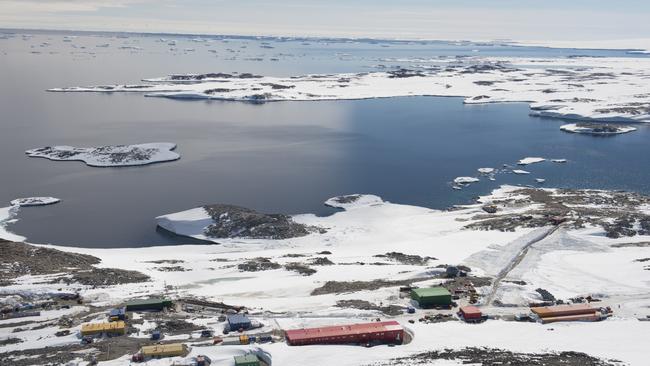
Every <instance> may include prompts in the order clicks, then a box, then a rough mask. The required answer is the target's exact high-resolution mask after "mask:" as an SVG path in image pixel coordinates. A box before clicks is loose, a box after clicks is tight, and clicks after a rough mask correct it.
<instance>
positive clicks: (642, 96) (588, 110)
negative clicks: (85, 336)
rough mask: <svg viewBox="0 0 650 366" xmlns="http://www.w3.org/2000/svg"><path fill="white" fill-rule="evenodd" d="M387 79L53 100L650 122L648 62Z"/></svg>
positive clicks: (238, 81) (444, 61) (420, 64)
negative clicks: (425, 104) (433, 103)
mask: <svg viewBox="0 0 650 366" xmlns="http://www.w3.org/2000/svg"><path fill="white" fill-rule="evenodd" d="M387 61H391V62H399V63H401V64H403V65H405V66H404V67H402V68H399V69H394V70H389V71H375V72H367V73H344V74H325V75H297V76H293V77H287V78H282V77H272V76H261V75H254V74H250V73H240V74H238V73H222V72H217V73H208V74H181V75H170V76H167V77H159V78H150V79H144V81H143V82H144V84H139V85H120V84H117V85H100V86H87V87H64V88H52V89H49V91H51V92H102V93H115V92H140V93H145V95H146V96H149V97H165V98H177V99H219V100H233V101H246V102H255V103H262V102H269V101H304V100H338V99H366V98H384V97H398V96H459V97H465V103H467V104H480V103H499V102H528V103H531V104H530V107H531V114H532V115H537V116H545V117H558V118H563V119H576V120H591V121H600V122H650V93H648V91H647V87H646V85H647V83H646V82H645V80H646V78H647V76H648V74H649V73H650V59H645V58H613V57H599V58H594V57H571V58H518V57H478V56H477V57H463V58H445V57H440V58H431V59H421V58H413V59H410V58H405V59H389V60H387Z"/></svg>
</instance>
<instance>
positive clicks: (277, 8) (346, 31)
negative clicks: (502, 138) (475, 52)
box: [0, 0, 650, 41]
mask: <svg viewBox="0 0 650 366" xmlns="http://www.w3.org/2000/svg"><path fill="white" fill-rule="evenodd" d="M648 19H650V1H648V0H616V1H612V0H608V1H601V0H401V1H397V0H392V1H390V0H328V1H312V0H0V28H28V29H65V30H89V31H133V32H153V33H190V34H231V35H235V34H236V35H273V36H326V37H370V38H390V39H392V38H400V39H440V40H458V39H466V40H493V39H513V40H560V41H581V40H615V39H643V38H645V39H648V38H650V21H648Z"/></svg>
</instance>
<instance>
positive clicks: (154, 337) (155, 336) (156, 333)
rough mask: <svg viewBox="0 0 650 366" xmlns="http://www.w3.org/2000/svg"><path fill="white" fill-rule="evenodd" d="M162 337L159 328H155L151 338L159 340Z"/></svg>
mask: <svg viewBox="0 0 650 366" xmlns="http://www.w3.org/2000/svg"><path fill="white" fill-rule="evenodd" d="M159 339H160V331H159V330H154V331H153V332H151V340H152V341H157V340H159Z"/></svg>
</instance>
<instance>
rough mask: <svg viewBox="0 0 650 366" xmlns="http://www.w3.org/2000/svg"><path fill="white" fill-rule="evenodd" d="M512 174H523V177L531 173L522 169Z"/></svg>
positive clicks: (515, 170)
mask: <svg viewBox="0 0 650 366" xmlns="http://www.w3.org/2000/svg"><path fill="white" fill-rule="evenodd" d="M512 172H513V173H515V174H522V175H525V174H530V172H529V171H526V170H521V169H514V170H513V171H512Z"/></svg>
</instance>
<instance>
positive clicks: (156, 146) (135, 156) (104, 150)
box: [26, 142, 180, 167]
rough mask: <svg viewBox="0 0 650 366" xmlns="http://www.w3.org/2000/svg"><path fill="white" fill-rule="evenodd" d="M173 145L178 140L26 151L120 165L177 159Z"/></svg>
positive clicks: (33, 154) (32, 154)
mask: <svg viewBox="0 0 650 366" xmlns="http://www.w3.org/2000/svg"><path fill="white" fill-rule="evenodd" d="M174 149H176V144H173V143H170V142H154V143H147V144H137V145H109V146H99V147H72V146H52V147H50V146H48V147H42V148H38V149H31V150H27V151H26V154H27V155H28V156H30V157H41V158H47V159H50V160H56V161H69V160H75V161H83V162H85V163H86V164H87V165H89V166H93V167H120V166H134V165H146V164H153V163H160V162H165V161H173V160H178V159H180V155H179V154H178V153H176V152H174V151H172V150H174Z"/></svg>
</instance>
